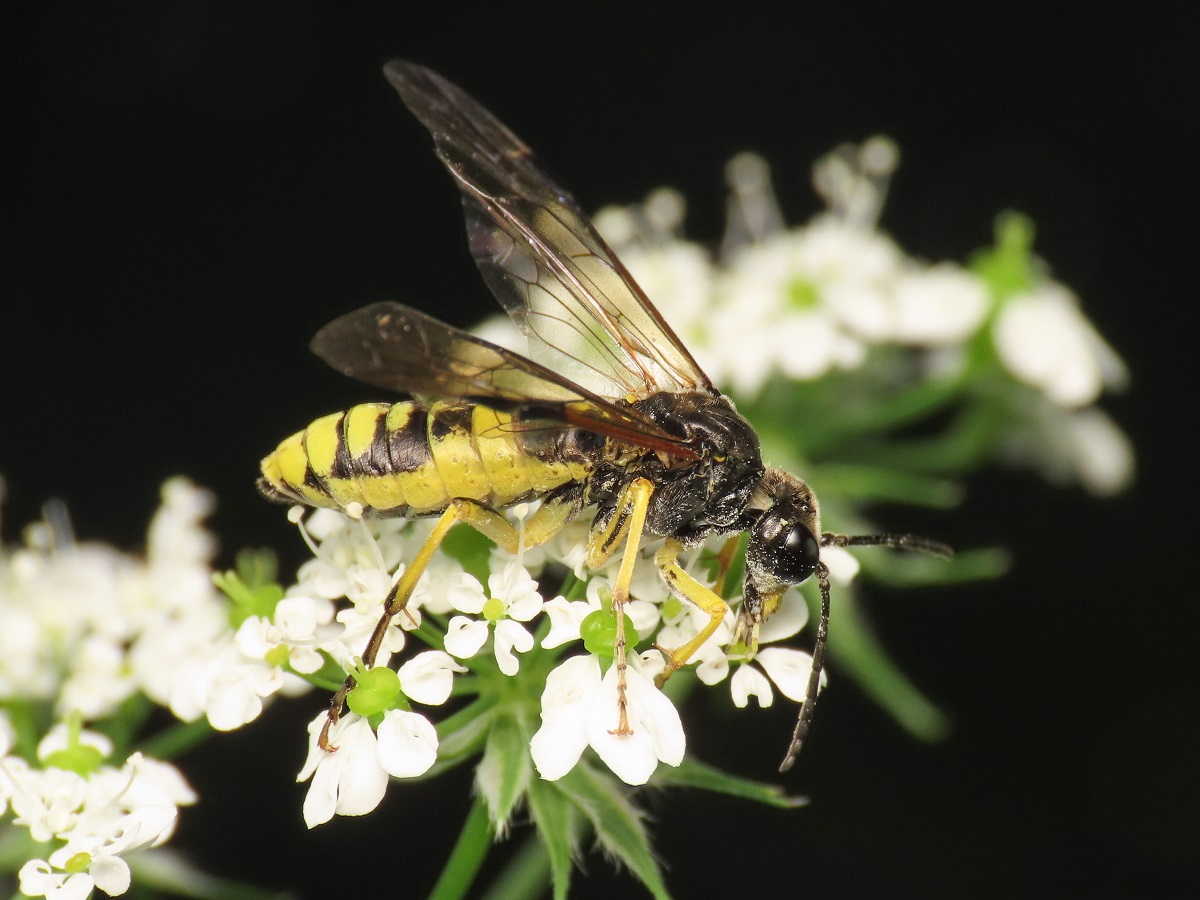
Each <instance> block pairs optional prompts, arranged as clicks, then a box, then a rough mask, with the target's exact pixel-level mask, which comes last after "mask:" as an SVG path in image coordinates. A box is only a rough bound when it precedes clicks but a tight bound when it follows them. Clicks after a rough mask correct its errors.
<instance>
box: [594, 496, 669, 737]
mask: <svg viewBox="0 0 1200 900" xmlns="http://www.w3.org/2000/svg"><path fill="white" fill-rule="evenodd" d="M653 493H654V485H653V484H652V483H651V482H650V481H649V480H648V479H645V478H636V479H634V480H633V481H631V482H630V483H629V484H628V485H626V487H625V488H624V490H622V491H621V496H620V497H619V498H618V499H617V508H616V512H614V513H613V516H612V518H611V519H609V520H608V522H607V524H606V525H605V526H604V528H602V529H600V530H598V531H593V532H592V534H591V535H590V536H589V538H588V551H587V566H588V568H589V569H595V568H598V567H599V566H602V565H604V563H605V562H606V561H607V560H608V558H609V557H610V556H612V554H613V550H614V549H615V548H616V546H617V544H619V543H620V541H621V539H622V537H624V538H625V554H624V555H623V556H622V557H621V567H620V568H619V569H618V570H617V580H616V582H615V583H614V584H613V615H614V616H616V617H617V618H616V625H617V637H616V641H615V642H614V644H613V665H615V666H616V667H617V713H618V719H617V727H616V730H615V731H613V732H612V733H613V734H632V733H633V729H632V728H630V727H629V713H628V700H627V699H626V681H625V668H626V661H625V604H626V603H628V602H629V583H630V581H632V580H633V565H634V563H635V562H637V553H638V547H639V546H640V545H641V543H642V530H643V529H644V528H645V526H646V510H647V508H648V507H649V505H650V495H651V494H653Z"/></svg>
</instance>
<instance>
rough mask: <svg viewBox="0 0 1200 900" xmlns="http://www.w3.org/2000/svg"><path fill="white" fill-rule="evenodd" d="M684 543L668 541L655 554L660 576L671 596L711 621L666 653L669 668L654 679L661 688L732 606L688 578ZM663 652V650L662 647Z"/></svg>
mask: <svg viewBox="0 0 1200 900" xmlns="http://www.w3.org/2000/svg"><path fill="white" fill-rule="evenodd" d="M683 549H684V548H683V544H682V543H680V542H679V541H678V540H676V539H675V538H668V539H667V541H666V543H664V544H663V545H662V547H660V548H659V550H658V553H656V554H655V555H654V562H655V563H656V564H657V565H658V571H659V574H661V575H662V579H663V581H665V582H666V583H667V587H669V588H670V589H671V593H672V594H674V595H675V596H676V597H678V598H679V599H681V600H687V601H689V602H691V603H693V604H695V605H696V606H698V607H699V608H700V609H701V610H703V611H704V612H706V613H708V622H706V623H705V625H704V627H703V628H701V629H700V632H699V633H698V634H697V635H696V636H695V637H694V638H692V639H691V640H690V641H688V642H687V643H685V644H681V645H679V646H678V647H676V648H675V649H674V650H670V651H667V650H664V651H663V652H664V653H666V654H667V660H666V667H665V668H664V669H663V671H662V672H661V673H660V674H659V676H658V678H656V679H655V683H656V684H657V685H658V686H659V687H662V686H663V684H664V683H665V682H666V680H667V679H668V678H670V677H671V676H672V675H673V674H675V672H676V671H678V670H679V669H681V668H683V667H684V666H685V665H687V663H688V660H689V659H691V658H692V654H694V653H695V652H696V651H697V650H699V649H700V646H701V645H702V644H703V643H704V642H705V641H707V640H708V639H709V638H710V637H712V635H713V632H714V631H716V630H717V626H718V625H720V624H721V622H722V621H723V620H724V619H725V614H726V613H727V612H729V607H728V606H727V605H726V603H725V601H724V600H722V599H721V598H720V597H718V596H717V595H716V594H715V593H713V592H712V591H710V590H709V589H708V588H706V587H705V586H704V585H702V584H701V583H700V582H698V581H697V580H696V579H695V578H693V577H692V576H691V575H689V574H688V573H687V572H685V571H684V570H683V568H682V567H681V566H680V565H679V562H678V559H679V554H680V553H681V552H682V551H683ZM659 649H662V648H659Z"/></svg>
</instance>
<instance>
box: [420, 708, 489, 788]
mask: <svg viewBox="0 0 1200 900" xmlns="http://www.w3.org/2000/svg"><path fill="white" fill-rule="evenodd" d="M495 714H496V707H495V703H494V701H492V700H482V699H481V700H476V701H475V702H474V703H472V704H470V705H469V706H466V707H464V708H463V709H460V710H459V711H458V712H456V713H454V714H453V715H451V716H448V717H446V718H445V719H442V721H440V722H438V724H437V733H438V758H437V762H435V763H434V764H433V766H432V768H430V769H429V771H428V772H426V773H425V774H424V775H422V776H421V778H422V779H427V778H434V777H436V776H438V775H440V774H441V773H442V772H445V771H448V770H449V769H453V768H454V767H455V766H460V765H462V764H463V763H464V762H466V761H467V760H468V759H470V758H471V757H472V756H474V755H475V754H476V753H477V752H478V751H479V750H480V749H481V748H482V747H483V746H484V745H485V743H486V741H487V736H488V731H489V729H490V728H491V726H492V720H493V719H494V718H495Z"/></svg>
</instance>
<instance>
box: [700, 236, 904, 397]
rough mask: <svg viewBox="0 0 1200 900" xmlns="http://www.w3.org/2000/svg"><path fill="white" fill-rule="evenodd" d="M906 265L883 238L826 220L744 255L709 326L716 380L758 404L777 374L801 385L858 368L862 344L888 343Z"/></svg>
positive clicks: (732, 267) (728, 275) (750, 248)
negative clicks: (895, 287)
mask: <svg viewBox="0 0 1200 900" xmlns="http://www.w3.org/2000/svg"><path fill="white" fill-rule="evenodd" d="M900 262H901V256H900V253H899V251H898V250H897V249H896V247H895V245H894V244H892V243H891V242H890V241H889V240H887V238H885V237H884V236H883V235H881V234H879V233H877V232H871V231H866V230H864V229H861V228H858V227H855V226H852V225H848V224H846V223H844V222H841V221H839V220H837V219H834V218H833V217H830V216H825V217H820V218H818V219H816V220H814V221H813V223H812V224H810V225H809V226H808V227H806V228H802V229H795V230H793V231H788V232H783V233H781V234H778V235H776V236H774V237H771V238H769V239H768V240H766V241H764V242H762V243H759V244H753V245H750V246H747V247H745V248H743V249H742V250H741V251H740V252H738V253H737V254H736V255H735V256H734V258H733V259H732V261H731V262H730V265H729V267H728V269H727V271H726V273H725V275H724V278H723V280H722V282H721V287H720V289H719V292H718V297H719V300H718V305H717V307H716V309H715V310H714V311H713V313H712V316H711V317H710V321H709V327H710V329H711V333H712V335H714V340H713V341H712V346H711V348H710V350H711V353H712V363H713V369H714V371H715V375H714V377H717V378H724V379H727V380H728V381H729V382H730V383H731V384H732V386H733V387H734V388H735V389H736V390H738V391H739V392H741V393H744V394H747V395H749V396H753V395H754V394H756V393H757V392H758V390H759V388H760V387H761V386H762V383H763V382H764V381H765V379H766V378H767V376H768V375H770V374H771V373H772V372H775V371H778V372H780V373H782V374H783V375H785V376H787V377H789V378H794V379H801V380H804V379H812V378H817V377H819V376H821V375H823V374H825V373H826V372H827V371H829V370H830V369H833V368H855V367H857V366H859V365H861V363H862V362H863V360H864V359H865V357H866V346H865V344H864V339H865V340H872V341H879V340H883V339H886V338H889V337H890V336H891V334H892V316H891V309H890V300H889V295H890V291H891V284H892V282H893V281H894V280H895V278H896V277H897V275H898V274H899V272H900ZM718 335H719V340H717V339H715V336H718ZM751 348H752V349H751Z"/></svg>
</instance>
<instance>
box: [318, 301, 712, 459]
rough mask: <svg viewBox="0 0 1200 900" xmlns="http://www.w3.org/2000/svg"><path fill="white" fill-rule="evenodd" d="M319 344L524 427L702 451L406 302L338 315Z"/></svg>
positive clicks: (362, 370) (358, 372) (361, 365)
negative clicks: (503, 415) (510, 418)
mask: <svg viewBox="0 0 1200 900" xmlns="http://www.w3.org/2000/svg"><path fill="white" fill-rule="evenodd" d="M312 350H313V352H314V353H316V354H317V356H319V357H321V359H323V360H325V362H327V363H329V365H331V366H333V368H335V369H337V370H338V371H339V372H342V373H343V374H345V375H349V376H350V377H351V378H356V379H358V380H359V381H363V382H366V383H367V384H372V385H375V386H376V387H380V388H384V389H386V390H389V391H395V392H397V393H402V394H411V395H416V396H420V397H426V398H437V399H442V400H463V401H468V402H472V403H481V404H483V405H486V406H490V407H493V408H494V409H499V410H502V411H504V412H507V413H510V414H511V415H512V416H513V419H514V421H515V422H516V423H517V424H516V427H518V428H554V427H561V428H570V427H579V428H586V429H588V430H590V431H595V432H597V433H599V434H605V435H610V436H612V437H616V438H620V439H622V440H626V441H630V442H631V443H634V444H637V445H639V446H643V447H649V448H651V449H655V450H663V451H665V452H667V453H671V454H673V455H675V456H681V457H685V458H695V457H696V456H697V454H696V452H695V451H694V450H692V449H691V447H690V446H689V445H688V444H687V442H686V441H685V440H684V439H682V438H679V437H677V436H675V435H673V434H671V433H670V432H667V431H664V430H663V429H662V428H660V427H659V426H658V425H656V424H655V423H654V422H652V421H651V420H649V419H647V418H645V417H643V416H641V415H638V414H637V413H636V411H634V410H632V409H627V408H622V407H619V406H617V405H615V404H613V403H611V402H609V401H608V400H605V399H603V398H601V397H598V396H596V395H594V394H592V393H591V392H590V391H588V390H586V389H584V388H581V387H579V386H577V385H573V384H571V383H570V382H568V381H567V380H566V379H564V378H563V377H562V376H560V375H558V374H557V373H555V372H552V371H550V370H549V369H546V368H545V367H544V366H541V365H539V364H538V363H535V362H533V361H532V360H529V359H526V358H525V357H523V356H521V355H520V354H517V353H513V352H512V351H511V350H505V349H504V348H503V347H497V346H496V345H495V344H492V343H489V342H488V341H485V340H483V339H482V338H477V337H475V336H474V335H471V334H467V333H466V332H465V331H460V330H459V329H457V328H453V327H451V326H449V325H447V324H446V323H444V322H441V321H439V320H437V319H435V318H433V317H432V316H427V315H425V313H422V312H419V311H418V310H415V309H412V308H410V307H407V306H404V305H402V304H400V303H392V302H384V303H375V304H372V305H371V306H365V307H363V308H362V309H359V310H355V311H354V312H351V313H347V314H346V315H344V316H342V317H340V318H338V319H335V320H334V321H332V322H330V323H329V324H328V325H326V326H325V327H324V328H322V329H321V330H320V331H319V332H317V335H316V337H314V338H313V341H312Z"/></svg>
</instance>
